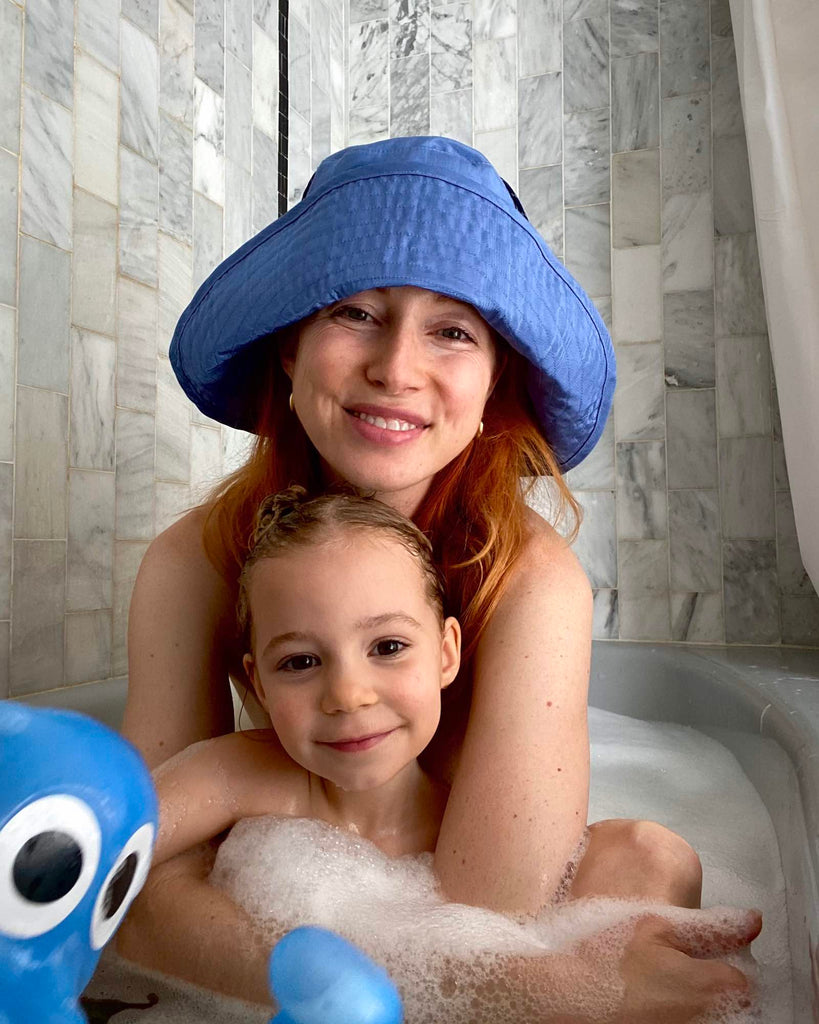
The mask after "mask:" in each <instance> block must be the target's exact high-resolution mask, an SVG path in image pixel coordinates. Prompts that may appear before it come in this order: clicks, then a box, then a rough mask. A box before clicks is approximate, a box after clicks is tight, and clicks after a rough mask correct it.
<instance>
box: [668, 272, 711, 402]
mask: <svg viewBox="0 0 819 1024" xmlns="http://www.w3.org/2000/svg"><path fill="white" fill-rule="evenodd" d="M663 339H664V341H665V382H666V385H667V386H668V387H672V388H713V387H714V384H715V383H716V371H715V365H714V361H715V356H714V293H713V292H712V291H704V292H666V294H665V295H664V296H663Z"/></svg>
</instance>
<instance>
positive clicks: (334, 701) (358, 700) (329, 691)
mask: <svg viewBox="0 0 819 1024" xmlns="http://www.w3.org/2000/svg"><path fill="white" fill-rule="evenodd" d="M377 700H378V697H377V695H376V693H375V691H374V690H373V688H372V687H371V686H369V685H368V684H367V683H366V682H365V681H364V680H363V679H362V677H361V674H360V673H358V672H354V671H350V670H347V671H337V672H333V673H329V674H328V676H327V682H326V685H325V687H324V690H323V691H322V695H321V710H322V711H323V712H324V713H325V714H327V715H333V714H336V713H338V712H339V711H344V712H350V711H358V710H359V709H360V708H365V707H369V706H370V705H372V704H375V703H376V701H377Z"/></svg>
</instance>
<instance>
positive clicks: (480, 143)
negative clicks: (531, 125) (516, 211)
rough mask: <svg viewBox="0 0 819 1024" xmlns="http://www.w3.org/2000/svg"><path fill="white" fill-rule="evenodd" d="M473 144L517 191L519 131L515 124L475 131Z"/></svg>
mask: <svg viewBox="0 0 819 1024" xmlns="http://www.w3.org/2000/svg"><path fill="white" fill-rule="evenodd" d="M473 145H474V147H475V149H477V150H478V151H479V152H480V153H483V155H484V156H485V157H486V159H487V160H488V161H489V162H490V163H491V164H492V166H493V167H494V168H495V170H496V171H497V172H498V174H499V175H500V176H501V177H502V178H503V179H504V181H507V182H509V184H510V185H511V186H512V188H513V189H515V191H517V173H518V162H517V132H516V131H515V128H514V126H512V127H509V128H498V129H497V130H496V131H493V132H475V135H474V142H473Z"/></svg>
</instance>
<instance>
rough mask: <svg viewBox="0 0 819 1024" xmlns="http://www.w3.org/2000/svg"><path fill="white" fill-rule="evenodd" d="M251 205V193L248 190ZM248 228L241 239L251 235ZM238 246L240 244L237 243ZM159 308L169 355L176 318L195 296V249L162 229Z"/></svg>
mask: <svg viewBox="0 0 819 1024" xmlns="http://www.w3.org/2000/svg"><path fill="white" fill-rule="evenodd" d="M247 201H248V207H249V205H250V193H249V191H248V192H247ZM249 223H250V215H249V213H248V232H247V234H246V235H245V236H244V237H243V238H242V239H241V241H243V242H244V241H246V240H247V238H248V237H249V236H250V228H249ZM234 248H237V246H234ZM158 276H159V312H158V317H157V352H158V353H159V355H161V356H163V357H164V358H166V359H167V357H168V346H169V345H170V341H171V337H172V336H173V332H174V328H175V327H176V322H177V320H178V319H179V317H180V316H181V314H182V311H183V309H184V308H185V307H186V306H187V304H188V303H189V302H190V300H191V297H192V296H193V249H192V248H191V246H189V245H184V244H183V243H182V242H179V241H178V240H177V239H175V238H172V237H171V236H170V235H166V234H164V233H163V232H161V231H160V233H159V275H158Z"/></svg>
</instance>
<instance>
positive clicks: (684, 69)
mask: <svg viewBox="0 0 819 1024" xmlns="http://www.w3.org/2000/svg"><path fill="white" fill-rule="evenodd" d="M708 22H709V19H708V0H664V2H663V3H661V4H660V39H661V44H662V45H661V47H660V53H661V62H660V87H661V89H662V94H663V96H684V95H687V94H688V93H695V92H708V90H709V89H710V87H711V74H710V67H709V60H710V52H709V49H710V47H709V44H710V33H709V23H708Z"/></svg>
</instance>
